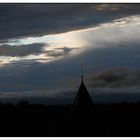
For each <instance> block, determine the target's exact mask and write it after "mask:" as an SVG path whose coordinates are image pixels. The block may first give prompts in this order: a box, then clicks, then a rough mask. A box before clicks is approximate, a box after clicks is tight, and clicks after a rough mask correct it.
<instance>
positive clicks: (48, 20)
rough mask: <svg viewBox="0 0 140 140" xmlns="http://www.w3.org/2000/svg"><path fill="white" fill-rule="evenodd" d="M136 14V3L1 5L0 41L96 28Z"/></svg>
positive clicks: (137, 8) (137, 9) (139, 10)
mask: <svg viewBox="0 0 140 140" xmlns="http://www.w3.org/2000/svg"><path fill="white" fill-rule="evenodd" d="M99 9H102V11H99ZM109 9H110V10H112V11H111V13H110V11H109ZM116 10H117V12H116ZM139 12H140V9H139V4H43V5H42V4H0V13H1V14H0V16H1V24H0V30H1V34H0V40H2V39H9V38H14V37H19V36H38V35H43V34H46V33H47V34H51V33H59V32H66V31H70V30H75V29H80V28H86V27H89V26H97V25H99V24H101V23H106V22H109V21H112V20H114V19H118V18H121V17H126V16H130V15H136V14H139ZM9 23H10V24H9ZM56 23H57V24H56Z"/></svg>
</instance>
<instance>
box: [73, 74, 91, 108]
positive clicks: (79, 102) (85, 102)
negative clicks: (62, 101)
mask: <svg viewBox="0 0 140 140" xmlns="http://www.w3.org/2000/svg"><path fill="white" fill-rule="evenodd" d="M73 105H74V106H75V107H78V108H90V107H92V106H93V102H92V99H91V97H90V95H89V93H88V90H87V88H86V86H85V84H84V81H83V73H82V74H81V84H80V87H79V89H78V92H77V95H76V97H75V99H74V102H73Z"/></svg>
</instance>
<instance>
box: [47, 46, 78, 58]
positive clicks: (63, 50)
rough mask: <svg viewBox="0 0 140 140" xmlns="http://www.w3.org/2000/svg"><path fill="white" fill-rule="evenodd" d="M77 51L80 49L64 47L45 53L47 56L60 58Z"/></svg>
mask: <svg viewBox="0 0 140 140" xmlns="http://www.w3.org/2000/svg"><path fill="white" fill-rule="evenodd" d="M77 49H79V48H68V47H62V48H56V49H54V50H48V51H45V53H46V55H47V56H52V57H60V56H68V55H69V54H70V53H71V52H72V51H74V50H77Z"/></svg>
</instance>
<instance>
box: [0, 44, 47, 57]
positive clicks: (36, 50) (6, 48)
mask: <svg viewBox="0 0 140 140" xmlns="http://www.w3.org/2000/svg"><path fill="white" fill-rule="evenodd" d="M44 45H45V44H43V43H42V44H30V45H22V46H10V45H1V46H0V55H1V56H12V57H13V56H19V57H22V56H27V55H31V54H33V55H37V54H40V53H42V52H43V47H44Z"/></svg>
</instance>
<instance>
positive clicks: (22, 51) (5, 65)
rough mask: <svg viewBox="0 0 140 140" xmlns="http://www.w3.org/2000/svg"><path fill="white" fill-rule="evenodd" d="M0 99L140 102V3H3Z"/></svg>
mask: <svg viewBox="0 0 140 140" xmlns="http://www.w3.org/2000/svg"><path fill="white" fill-rule="evenodd" d="M0 18H1V19H0V79H1V82H0V101H4V102H16V101H19V100H24V99H25V100H30V101H32V102H41V103H47V104H58V103H60V104H63V103H72V101H73V99H74V97H75V95H76V93H77V90H78V88H79V85H80V80H81V79H80V75H81V65H83V74H84V82H85V85H86V86H87V88H88V90H89V93H90V95H91V97H92V99H93V100H94V101H95V102H116V101H139V100H140V87H139V85H140V66H139V62H140V47H139V46H140V40H139V37H140V30H139V28H140V4H2V3H1V4H0Z"/></svg>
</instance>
